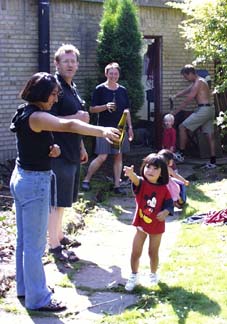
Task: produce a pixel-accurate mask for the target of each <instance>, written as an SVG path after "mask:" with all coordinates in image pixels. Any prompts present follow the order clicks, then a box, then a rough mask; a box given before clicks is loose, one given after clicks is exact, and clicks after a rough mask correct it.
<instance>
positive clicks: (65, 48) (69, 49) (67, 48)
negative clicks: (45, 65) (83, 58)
mask: <svg viewBox="0 0 227 324" xmlns="http://www.w3.org/2000/svg"><path fill="white" fill-rule="evenodd" d="M66 53H74V54H75V55H76V57H77V61H79V56H80V51H79V50H78V48H77V47H75V46H74V45H72V44H62V45H61V46H60V47H59V48H58V49H57V51H56V52H55V54H54V60H55V61H56V62H59V61H60V57H61V55H63V54H66Z"/></svg>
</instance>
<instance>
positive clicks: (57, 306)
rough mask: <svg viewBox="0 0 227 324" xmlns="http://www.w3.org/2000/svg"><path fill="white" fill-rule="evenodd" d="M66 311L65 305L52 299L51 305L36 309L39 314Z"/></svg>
mask: <svg viewBox="0 0 227 324" xmlns="http://www.w3.org/2000/svg"><path fill="white" fill-rule="evenodd" d="M65 309H66V305H64V304H63V303H62V302H61V301H57V300H56V299H51V300H50V302H49V304H47V305H45V306H43V307H39V308H36V309H34V310H35V311H39V312H61V311H63V310H65Z"/></svg>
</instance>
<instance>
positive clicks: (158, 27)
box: [0, 0, 192, 161]
mask: <svg viewBox="0 0 227 324" xmlns="http://www.w3.org/2000/svg"><path fill="white" fill-rule="evenodd" d="M37 3H38V1H36V0H0V161H2V160H6V159H11V158H14V157H15V154H16V151H15V138H14V135H13V134H12V133H11V132H10V131H9V123H10V119H11V117H12V115H13V113H14V112H15V110H16V108H17V106H18V104H19V103H21V100H20V99H18V93H19V91H20V90H21V88H22V86H23V85H24V83H25V81H26V80H27V79H28V78H29V77H30V76H31V75H32V74H33V73H35V72H37V69H38V7H37ZM138 3H141V4H144V3H145V5H144V6H142V5H141V7H140V10H139V15H140V21H141V30H142V32H143V33H144V34H146V35H155V36H162V38H163V49H162V53H163V58H162V60H163V64H162V68H163V69H162V96H163V110H164V111H165V110H166V109H167V108H168V95H169V94H171V93H175V92H176V91H177V90H178V89H180V88H182V87H183V86H184V83H182V78H181V76H180V74H179V70H180V68H181V67H182V66H183V65H184V64H185V63H190V62H191V61H192V59H191V54H190V53H189V52H187V51H185V50H184V42H183V40H182V39H181V38H180V37H179V33H178V29H177V25H178V23H179V22H180V21H181V19H182V15H181V14H180V12H179V11H175V10H172V9H167V8H158V7H153V8H152V7H149V1H141V2H140V1H138ZM151 3H152V1H151ZM154 3H155V2H154ZM101 14H102V1H88V0H86V1H82V0H81V1H80V0H77V1H73V0H72V1H71V0H52V1H50V60H51V72H54V66H53V54H54V52H55V50H56V49H57V48H58V47H59V46H60V45H61V44H62V43H73V44H74V45H76V46H77V47H78V48H79V50H80V53H81V57H80V66H79V71H78V73H77V75H76V77H75V81H76V83H77V85H78V88H79V91H80V93H81V95H82V96H83V95H84V91H85V79H86V78H95V76H96V71H97V69H96V68H97V66H96V52H95V50H96V38H97V32H98V30H99V20H100V17H101Z"/></svg>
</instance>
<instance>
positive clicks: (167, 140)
mask: <svg viewBox="0 0 227 324" xmlns="http://www.w3.org/2000/svg"><path fill="white" fill-rule="evenodd" d="M173 125H174V116H173V115H172V114H167V115H165V116H164V117H163V126H164V130H163V136H162V148H163V149H167V150H170V151H171V152H172V153H174V152H175V151H176V130H175V128H174V127H173Z"/></svg>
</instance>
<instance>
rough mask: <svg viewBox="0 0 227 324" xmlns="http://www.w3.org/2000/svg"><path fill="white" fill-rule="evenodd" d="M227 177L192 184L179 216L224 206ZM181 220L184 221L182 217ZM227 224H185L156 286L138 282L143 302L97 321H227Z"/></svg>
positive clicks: (136, 323)
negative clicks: (144, 285)
mask: <svg viewBox="0 0 227 324" xmlns="http://www.w3.org/2000/svg"><path fill="white" fill-rule="evenodd" d="M226 195H227V180H222V181H218V182H213V183H204V182H200V183H198V182H197V183H192V184H191V186H190V187H189V188H188V204H187V206H186V207H185V208H184V210H183V212H182V216H181V219H184V218H186V217H188V216H190V215H192V214H195V213H204V212H207V211H209V210H214V209H215V210H220V209H222V208H226ZM179 221H181V220H179ZM226 243H227V226H226V225H223V226H213V225H208V226H206V225H202V224H193V225H190V224H186V223H183V222H182V225H181V231H180V233H179V235H178V239H177V242H176V244H175V245H174V247H173V249H172V253H171V255H170V258H168V263H161V264H160V270H159V272H160V276H161V282H160V283H159V285H158V286H157V287H155V288H152V289H148V288H144V287H142V286H138V288H136V289H135V291H134V292H133V293H135V294H138V295H139V302H138V303H137V304H136V305H134V306H133V307H130V308H129V309H127V310H126V311H125V312H124V313H123V314H121V315H117V316H105V317H104V318H103V319H102V320H101V321H100V322H99V323H105V324H109V323H114V324H118V323H119V324H120V323H127V324H226V323H227V250H226Z"/></svg>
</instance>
